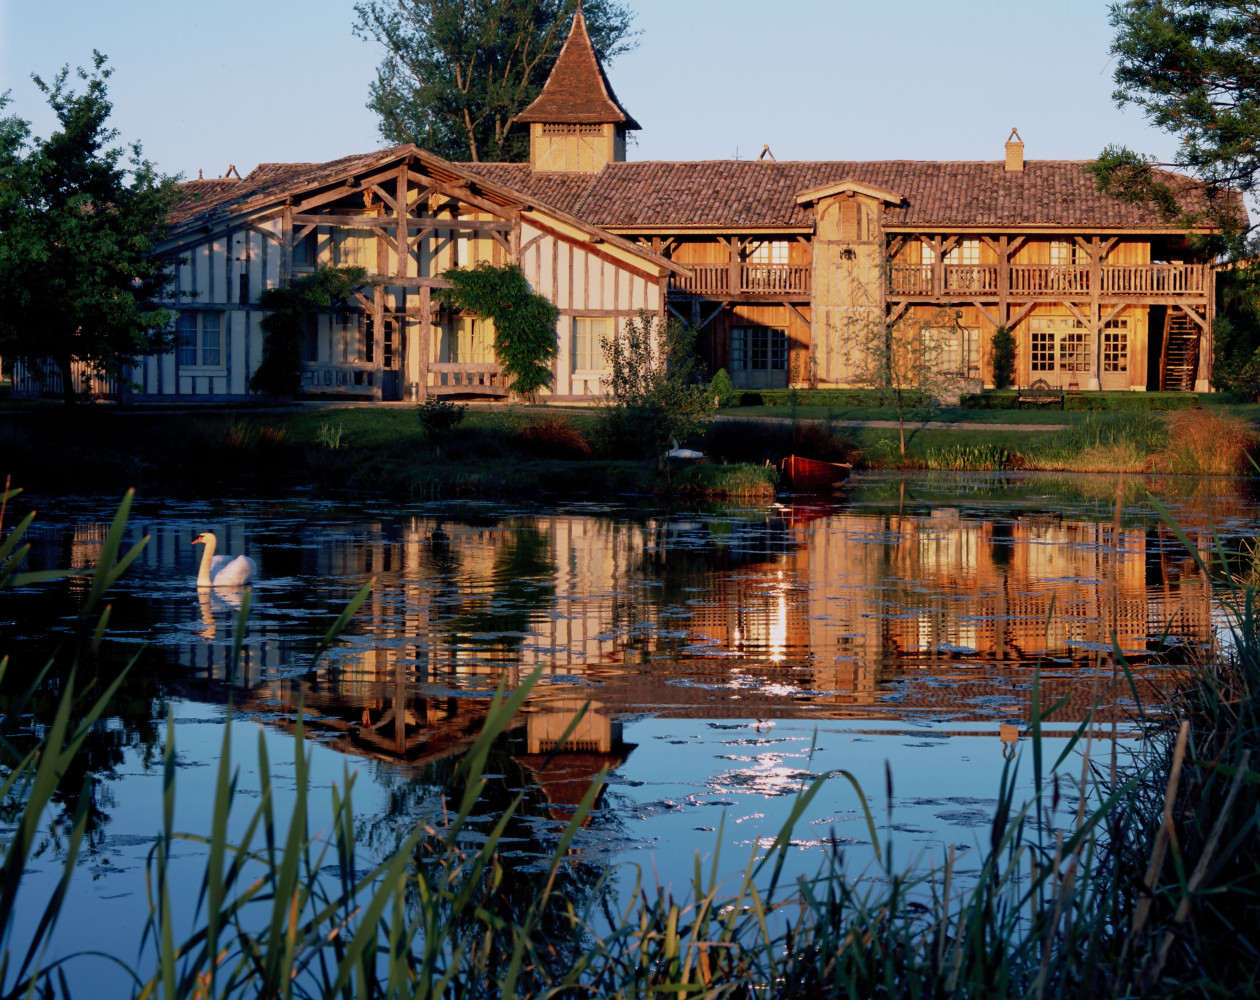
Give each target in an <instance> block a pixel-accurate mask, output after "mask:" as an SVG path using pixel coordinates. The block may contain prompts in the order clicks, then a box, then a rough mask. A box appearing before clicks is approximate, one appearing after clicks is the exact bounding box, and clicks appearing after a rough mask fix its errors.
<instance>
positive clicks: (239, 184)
mask: <svg viewBox="0 0 1260 1000" xmlns="http://www.w3.org/2000/svg"><path fill="white" fill-rule="evenodd" d="M409 149H411V147H410V146H394V147H392V148H389V149H379V150H377V151H376V152H374V153H358V154H355V155H354V156H343V157H341V158H340V159H337V160H329V161H328V162H327V163H260V164H258V166H256V167H255V168H254V169H253V170H251V171H250V172H249V173H248V174H246V175H245V176H244V178H242V179H241V180H227V179H222V180H213V181H207V180H199V181H185V182H184V183H183V184H180V185H179V193H178V194H177V196H176V200H175V206H174V208H172V209H171V215H170V222H171V225H172V226H173V227H176V228H178V227H179V226H181V225H182V224H184V223H186V222H188V221H190V220H191V219H193V218H196V217H199V216H202V215H207V214H208V215H210V216H211V217H214V218H217V217H220V216H226V215H230V214H233V213H235V212H240V211H247V210H249V209H250V208H251V207H253V206H254V205H256V204H258V203H261V202H265V201H268V200H269V199H272V198H275V197H278V196H280V195H281V194H283V193H284V192H285V191H287V190H290V189H293V188H295V187H299V186H300V187H302V188H308V187H318V186H319V185H320V184H326V183H328V182H330V181H334V180H336V179H337V178H338V177H342V176H346V175H349V174H352V173H357V172H358V171H360V170H365V169H367V168H369V167H371V166H372V165H373V164H375V163H378V162H379V163H383V162H386V161H388V160H390V159H393V158H394V156H395V155H397V154H398V153H401V152H405V151H407V150H409Z"/></svg>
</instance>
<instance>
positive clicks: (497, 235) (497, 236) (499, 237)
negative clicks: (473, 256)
mask: <svg viewBox="0 0 1260 1000" xmlns="http://www.w3.org/2000/svg"><path fill="white" fill-rule="evenodd" d="M490 235H491V236H492V237H493V238H494V240H495V242H496V243H498V244H499V246H501V247H503V249H504V250H505V251H506V252H507V255H508V257H511V256H512V244H511V243H510V242H508V239H507V237H505V236H504V235H503V233H501V232H500V231H499V230H497V229H491V230H490Z"/></svg>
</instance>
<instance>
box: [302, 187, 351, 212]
mask: <svg viewBox="0 0 1260 1000" xmlns="http://www.w3.org/2000/svg"><path fill="white" fill-rule="evenodd" d="M357 190H358V188H352V187H350V186H349V185H348V184H343V185H341V187H338V188H333V189H332V190H331V191H325V192H324V193H323V194H317V195H314V196H313V197H310V198H307V199H306V200H305V201H303V202H300V203H299V204H297V205H295V206H293V211H295V212H309V211H310V210H311V209H312V208H319V207H320V206H322V205H327V204H328V203H329V202H330V201H340V200H341V199H342V198H348V197H349V196H350V195H352V194H354V193H355V192H356V191H357Z"/></svg>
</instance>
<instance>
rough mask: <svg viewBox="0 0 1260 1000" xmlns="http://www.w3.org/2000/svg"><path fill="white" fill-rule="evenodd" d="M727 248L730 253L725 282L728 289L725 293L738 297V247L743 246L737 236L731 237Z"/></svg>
mask: <svg viewBox="0 0 1260 1000" xmlns="http://www.w3.org/2000/svg"><path fill="white" fill-rule="evenodd" d="M727 246H728V247H729V248H730V251H731V262H730V275H729V277H728V278H727V281H728V283H729V285H730V287H729V288H728V289H727V291H728V292H729V293H730V294H731V295H738V294H739V250H740V247H742V246H743V244H742V243H741V242H740V239H739V237H738V236H732V237H731V239H730V242H729V243H728V244H727Z"/></svg>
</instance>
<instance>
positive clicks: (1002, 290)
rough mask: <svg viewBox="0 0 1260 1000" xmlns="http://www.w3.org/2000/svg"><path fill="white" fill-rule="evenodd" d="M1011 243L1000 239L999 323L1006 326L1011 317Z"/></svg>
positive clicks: (1002, 237)
mask: <svg viewBox="0 0 1260 1000" xmlns="http://www.w3.org/2000/svg"><path fill="white" fill-rule="evenodd" d="M1010 296H1011V243H1010V239H1009V238H1008V237H1007V236H1005V235H1003V236H1001V237H999V238H998V313H997V314H998V323H999V324H1000V325H1002V326H1006V324H1007V322H1008V320H1009V319H1010V315H1011V305H1010Z"/></svg>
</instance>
